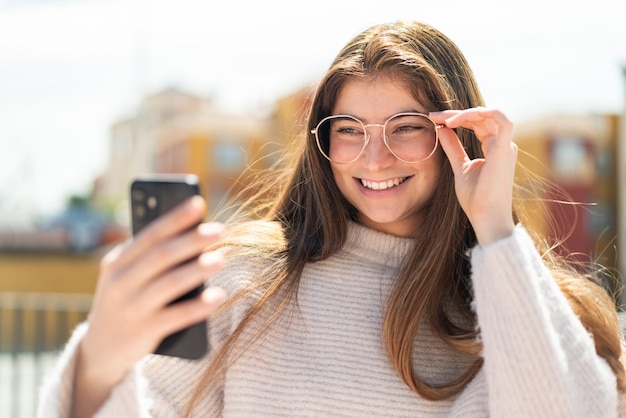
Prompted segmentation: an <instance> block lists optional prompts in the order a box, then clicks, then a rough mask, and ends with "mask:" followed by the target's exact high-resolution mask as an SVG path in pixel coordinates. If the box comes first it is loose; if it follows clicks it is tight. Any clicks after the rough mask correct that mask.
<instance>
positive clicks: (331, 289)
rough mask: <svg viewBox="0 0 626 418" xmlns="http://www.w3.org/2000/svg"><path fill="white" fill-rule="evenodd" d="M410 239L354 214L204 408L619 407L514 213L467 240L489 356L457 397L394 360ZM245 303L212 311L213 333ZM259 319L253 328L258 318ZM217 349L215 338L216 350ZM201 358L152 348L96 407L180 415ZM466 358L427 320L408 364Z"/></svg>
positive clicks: (419, 411) (565, 413) (220, 280)
mask: <svg viewBox="0 0 626 418" xmlns="http://www.w3.org/2000/svg"><path fill="white" fill-rule="evenodd" d="M413 245H414V241H412V240H410V239H405V238H398V237H394V236H390V235H386V234H383V233H380V232H376V231H373V230H370V229H367V228H365V227H363V226H359V225H356V224H352V225H351V226H350V229H349V234H348V240H347V242H346V245H345V246H344V248H343V249H342V250H341V251H340V252H338V253H337V254H335V255H334V256H332V257H330V258H329V259H327V260H324V261H321V262H317V263H311V264H309V265H308V266H307V267H306V269H305V270H304V273H303V276H302V279H301V283H300V288H299V293H298V303H297V304H294V305H292V306H289V307H288V308H287V311H286V312H285V313H284V315H283V316H281V318H280V319H279V320H278V323H277V324H276V326H274V327H273V328H271V329H270V330H269V331H268V332H267V333H266V334H265V335H264V337H263V338H262V339H260V340H258V341H257V342H256V343H255V344H254V345H253V346H252V347H251V349H250V350H248V351H247V352H246V353H245V354H244V355H243V356H242V357H241V358H239V359H238V360H237V361H236V362H235V364H234V365H233V366H232V367H230V368H229V370H228V371H227V373H226V375H225V377H224V378H223V379H222V380H221V381H220V382H217V385H216V389H215V390H213V391H211V392H210V393H205V394H203V396H202V397H201V399H200V402H199V403H198V405H197V408H196V410H195V411H194V414H195V415H194V416H198V417H212V416H217V417H219V416H223V417H328V416H333V417H364V416H368V417H369V416H371V417H383V416H384V417H486V416H492V417H599V418H603V417H616V416H618V407H617V390H616V380H615V376H614V375H613V373H612V372H611V370H610V368H609V367H608V365H607V364H606V362H605V361H604V360H602V359H601V358H599V357H598V356H597V355H596V354H595V350H594V347H593V342H592V340H591V338H590V336H589V335H588V334H587V332H586V331H585V329H584V328H583V327H582V325H581V324H580V322H579V321H578V319H577V318H576V316H575V315H574V314H573V312H572V310H571V309H570V307H569V305H568V304H567V301H566V300H565V298H564V297H563V295H562V294H561V292H560V290H559V289H558V287H557V286H556V284H555V283H554V281H553V280H552V278H551V277H550V274H549V272H548V271H547V269H546V267H545V266H544V265H543V263H542V262H541V258H540V256H539V254H538V253H537V251H536V249H535V248H534V245H533V243H532V241H531V239H530V237H529V236H528V235H527V234H526V232H525V231H524V229H523V228H522V227H518V228H517V229H516V231H515V233H514V234H513V236H511V237H509V238H507V239H504V240H502V241H499V242H497V243H495V244H492V245H490V246H488V247H486V248H479V247H477V248H474V249H473V250H472V251H471V260H472V271H473V273H472V280H473V286H474V292H475V301H474V305H475V309H476V312H477V315H478V322H479V327H480V333H481V339H482V342H483V344H484V357H485V365H484V367H483V369H482V370H481V371H480V372H479V373H478V375H477V376H476V377H475V378H474V379H473V380H472V382H470V383H469V384H468V385H467V387H466V388H465V389H464V390H463V391H462V392H461V393H460V394H459V395H457V396H456V397H454V398H451V399H448V400H445V401H439V402H432V401H426V400H424V399H422V398H420V397H419V396H417V395H416V394H415V393H413V392H412V391H411V390H410V389H409V388H408V387H407V386H406V385H405V384H404V383H403V382H402V381H401V379H400V378H399V376H398V375H397V373H396V372H395V370H394V369H393V367H392V365H391V363H390V360H389V358H388V355H387V353H386V351H385V349H384V348H383V343H382V337H381V328H382V315H383V309H384V305H385V300H386V297H387V294H388V292H389V289H390V286H391V285H392V283H393V280H394V279H395V274H396V273H397V269H398V266H399V264H400V263H401V261H402V260H403V257H404V256H405V255H406V254H407V252H408V251H410V249H411V248H412V246H413ZM253 264H254V263H252V262H250V261H246V260H237V262H236V263H233V264H232V265H229V266H227V267H226V269H225V270H224V271H223V272H222V273H221V274H220V276H219V277H217V278H216V279H215V283H217V284H220V285H222V286H224V287H225V288H227V290H228V291H231V292H232V291H233V290H234V288H236V287H239V286H241V285H242V283H244V282H245V281H246V280H248V279H249V275H250V274H249V271H250V269H251V268H254V265H253ZM244 310H245V306H243V307H239V308H238V309H234V310H233V311H232V312H231V313H230V314H229V315H221V316H220V317H219V318H216V319H214V320H212V321H211V325H210V331H209V333H210V336H209V338H210V341H211V345H212V346H213V347H218V346H220V344H222V342H223V340H224V338H225V337H226V336H227V335H228V334H229V333H230V332H231V331H232V329H233V328H234V326H235V325H236V324H237V322H238V321H239V320H240V318H241V315H242V312H243V311H244ZM254 328H255V325H254V324H253V326H252V327H251V329H250V331H249V332H254V331H255V329H254ZM85 331H86V326H81V327H79V329H77V331H76V333H75V335H74V336H73V337H72V339H71V340H70V342H69V343H68V346H67V348H66V349H65V352H64V353H63V355H62V357H61V359H60V361H59V364H58V367H57V369H56V370H55V372H54V373H53V374H52V375H51V376H50V378H49V379H48V380H47V383H46V384H45V385H44V387H43V389H42V397H41V403H40V413H39V416H40V417H66V416H68V411H69V402H70V399H71V393H72V374H73V367H74V366H73V364H74V357H75V351H76V346H77V344H78V343H79V341H80V339H81V338H82V335H84V332H85ZM213 351H214V350H213ZM210 358H211V357H210V355H209V356H207V358H205V359H203V360H200V361H187V360H181V359H174V358H169V357H163V356H154V355H153V356H148V357H147V358H146V359H145V360H144V361H142V362H141V363H140V364H138V365H137V366H136V367H135V368H134V369H133V371H132V372H131V373H129V375H128V377H127V378H126V380H125V381H124V382H122V383H121V384H120V386H119V387H117V388H115V390H114V391H113V393H112V394H111V396H110V398H109V399H108V401H107V402H106V404H105V405H104V406H103V407H102V409H101V410H100V412H99V414H98V417H121V416H124V417H144V416H153V417H178V416H180V415H181V413H182V411H183V410H184V408H185V406H186V405H187V403H188V401H189V398H190V396H191V394H192V393H193V391H194V390H195V388H196V386H197V382H198V381H199V379H200V377H201V376H202V374H203V372H204V370H205V368H206V364H207V362H208V361H210ZM470 360H471V359H470V358H469V357H468V356H466V355H463V354H459V353H456V352H454V351H453V350H451V349H450V348H449V347H447V346H446V345H445V344H443V343H442V342H441V341H439V340H438V339H437V338H436V337H434V336H433V334H432V333H431V332H430V331H429V330H428V328H427V327H422V329H421V330H420V333H419V335H418V336H417V338H416V341H415V350H414V364H415V370H416V372H417V373H418V374H419V376H420V377H422V378H423V379H425V380H426V381H427V382H429V383H443V382H446V381H449V380H450V379H452V378H454V377H456V376H457V375H458V374H459V373H460V372H461V371H463V370H464V369H465V367H466V366H467V365H468V364H469V362H470Z"/></svg>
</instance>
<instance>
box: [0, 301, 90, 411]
mask: <svg viewBox="0 0 626 418" xmlns="http://www.w3.org/2000/svg"><path fill="white" fill-rule="evenodd" d="M91 301H92V295H87V294H60V293H11V292H0V417H7V418H22V417H29V418H30V417H33V416H35V412H36V409H37V402H38V395H39V387H40V385H41V381H42V378H43V376H44V375H45V374H46V373H48V372H49V371H50V369H51V368H52V367H53V365H54V363H55V361H56V359H57V356H58V354H59V352H60V350H61V349H62V348H63V346H64V344H65V343H66V342H67V339H68V338H69V335H70V333H71V331H72V330H73V329H74V328H75V327H76V325H78V324H79V323H80V322H82V321H84V320H85V319H86V317H87V313H88V311H89V308H90V306H91Z"/></svg>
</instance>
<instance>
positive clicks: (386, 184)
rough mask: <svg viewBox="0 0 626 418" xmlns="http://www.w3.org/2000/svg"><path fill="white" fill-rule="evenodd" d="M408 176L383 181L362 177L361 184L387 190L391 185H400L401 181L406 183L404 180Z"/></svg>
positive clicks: (373, 188)
mask: <svg viewBox="0 0 626 418" xmlns="http://www.w3.org/2000/svg"><path fill="white" fill-rule="evenodd" d="M407 178H408V177H399V178H396V179H393V180H387V181H381V182H378V181H369V180H363V179H361V184H362V185H363V187H366V188H368V189H372V190H385V189H389V188H391V187H395V186H399V185H400V184H401V183H404V181H405V180H406V179H407Z"/></svg>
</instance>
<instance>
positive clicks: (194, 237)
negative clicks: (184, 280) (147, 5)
mask: <svg viewBox="0 0 626 418" xmlns="http://www.w3.org/2000/svg"><path fill="white" fill-rule="evenodd" d="M222 235H223V226H222V225H221V224H219V223H215V222H213V223H206V224H201V225H199V226H198V227H196V228H194V229H192V230H191V231H189V232H186V233H183V234H181V235H178V236H174V237H171V238H169V239H168V240H167V241H164V242H162V243H160V244H159V245H157V246H155V247H152V248H149V249H148V251H147V252H146V253H145V254H143V255H142V257H141V258H140V259H138V260H137V261H136V262H134V263H132V264H130V265H129V266H127V267H126V268H125V269H124V270H123V272H122V273H121V275H120V278H119V280H127V285H128V287H129V291H138V290H140V289H141V288H143V287H144V286H146V285H147V284H148V283H149V282H151V281H152V280H154V279H155V278H156V277H158V276H160V275H162V274H164V273H165V272H167V271H169V270H171V269H172V268H174V267H176V266H178V265H180V264H182V263H185V262H187V261H189V260H190V259H193V258H196V257H198V256H199V255H200V254H202V253H203V252H204V251H205V250H206V249H207V247H210V246H211V245H214V244H215V243H216V242H217V241H219V240H220V239H221V238H222ZM122 276H123V277H122Z"/></svg>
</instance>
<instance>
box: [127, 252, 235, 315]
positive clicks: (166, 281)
mask: <svg viewBox="0 0 626 418" xmlns="http://www.w3.org/2000/svg"><path fill="white" fill-rule="evenodd" d="M223 264H224V257H223V255H222V254H221V252H219V251H211V252H207V253H204V254H202V255H201V256H200V257H198V258H197V259H195V260H192V261H190V262H188V263H186V264H184V265H182V266H180V267H178V268H176V269H174V270H171V271H169V272H168V273H166V274H165V275H164V276H161V277H160V278H158V279H157V280H155V281H153V282H152V283H150V285H149V286H148V287H147V288H146V290H145V291H144V292H143V293H142V295H141V298H140V300H138V301H137V302H138V304H142V303H145V304H146V305H147V306H148V308H149V309H158V308H162V307H163V306H165V305H167V304H169V303H170V302H172V301H173V300H175V299H177V298H179V297H180V296H182V295H184V294H186V293H187V292H189V291H191V290H193V289H195V288H196V287H198V286H200V285H202V284H204V283H205V282H206V280H207V278H208V277H210V276H211V275H213V274H215V273H216V272H217V271H218V270H220V269H221V268H222V267H223Z"/></svg>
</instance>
